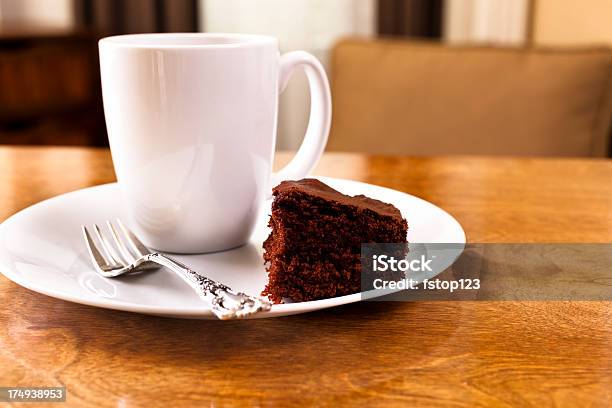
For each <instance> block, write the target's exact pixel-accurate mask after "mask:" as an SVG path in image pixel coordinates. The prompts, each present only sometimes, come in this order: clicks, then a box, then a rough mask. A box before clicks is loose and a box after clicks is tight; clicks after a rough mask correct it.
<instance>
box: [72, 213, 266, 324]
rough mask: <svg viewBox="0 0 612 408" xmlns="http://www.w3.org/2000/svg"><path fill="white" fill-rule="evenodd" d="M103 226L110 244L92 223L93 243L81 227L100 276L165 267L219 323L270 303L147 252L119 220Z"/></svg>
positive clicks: (165, 257) (257, 310)
mask: <svg viewBox="0 0 612 408" xmlns="http://www.w3.org/2000/svg"><path fill="white" fill-rule="evenodd" d="M106 225H107V227H108V230H109V232H110V235H111V237H112V242H113V243H114V245H113V243H111V241H110V240H109V239H108V238H107V237H106V236H105V235H104V234H103V233H102V231H101V230H100V228H99V227H98V226H97V225H96V224H94V225H93V231H94V235H95V236H96V238H97V243H96V242H95V240H94V239H93V238H92V235H91V234H90V233H89V230H88V229H87V228H86V227H85V226H84V225H83V226H82V229H83V236H84V237H85V242H86V243H87V249H88V250H89V255H90V256H91V260H92V262H93V264H94V267H95V268H96V270H97V271H98V272H99V273H100V275H102V276H104V277H106V278H115V277H118V276H121V275H124V274H126V273H132V272H142V271H145V270H151V269H158V268H159V267H160V266H165V267H166V268H168V269H170V270H172V271H173V272H175V273H176V274H177V275H179V276H180V277H181V278H182V279H183V280H184V281H185V282H187V283H188V284H189V285H190V286H191V287H192V288H193V289H194V290H195V291H196V293H197V294H198V295H199V296H200V297H201V298H202V299H204V300H206V301H207V302H209V303H210V305H211V307H212V311H213V313H214V314H215V315H216V316H217V317H218V318H219V319H221V320H228V319H239V318H243V317H247V316H250V315H252V314H254V313H257V312H260V311H268V310H270V308H271V306H272V304H271V303H270V302H269V301H268V300H267V299H264V298H261V297H256V296H249V295H246V294H244V293H241V292H234V291H232V290H231V289H230V288H229V287H228V286H226V285H224V284H222V283H218V282H215V281H213V280H212V279H209V278H207V277H205V276H202V275H200V274H198V273H196V272H194V271H193V270H191V269H190V268H189V267H188V266H186V265H184V264H182V263H181V262H178V261H177V260H175V259H172V258H170V257H168V256H166V255H162V254H160V253H156V252H152V251H150V250H149V248H147V247H146V246H145V245H144V244H143V243H142V242H140V240H139V239H138V238H137V237H136V235H134V233H132V231H130V230H129V229H127V228H126V227H125V226H124V225H123V223H122V222H121V220H119V219H117V226H118V228H116V227H115V225H114V224H113V223H111V222H110V221H106Z"/></svg>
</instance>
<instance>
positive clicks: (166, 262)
mask: <svg viewBox="0 0 612 408" xmlns="http://www.w3.org/2000/svg"><path fill="white" fill-rule="evenodd" d="M147 261H148V262H154V263H156V264H158V265H162V266H165V267H167V268H168V269H170V270H172V271H173V272H175V273H176V274H178V275H179V276H180V277H181V278H182V279H183V280H184V281H185V282H187V283H188V284H189V285H190V286H191V287H192V288H193V289H194V290H195V291H196V293H197V294H198V295H199V296H200V297H201V298H203V299H204V300H207V301H209V302H210V303H211V305H212V311H213V313H214V314H215V315H216V316H217V317H218V318H219V319H221V320H228V319H235V318H241V317H246V316H248V315H251V314H253V313H256V312H259V311H267V310H270V308H271V307H272V304H271V303H270V302H269V301H268V300H267V299H264V298H260V297H255V296H249V295H246V294H244V293H242V292H234V291H232V290H231V289H230V288H229V287H228V286H226V285H224V284H222V283H219V282H215V281H214V280H212V279H209V278H207V277H205V276H202V275H200V274H199V273H197V272H195V271H193V270H192V269H190V268H189V267H188V266H187V265H185V264H183V263H181V262H179V261H177V260H175V259H172V258H170V257H168V256H166V255H162V254H158V253H153V254H148V255H145V256H144V257H143V262H147Z"/></svg>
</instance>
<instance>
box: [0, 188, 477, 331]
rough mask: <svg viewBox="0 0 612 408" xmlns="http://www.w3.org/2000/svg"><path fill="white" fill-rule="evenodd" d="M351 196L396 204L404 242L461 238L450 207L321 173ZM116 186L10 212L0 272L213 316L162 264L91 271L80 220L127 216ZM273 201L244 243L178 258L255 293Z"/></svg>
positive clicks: (39, 284)
mask: <svg viewBox="0 0 612 408" xmlns="http://www.w3.org/2000/svg"><path fill="white" fill-rule="evenodd" d="M320 179H321V180H322V181H323V182H325V183H326V184H328V185H330V186H331V187H333V188H335V189H337V190H339V191H341V192H343V193H345V194H350V195H356V194H365V195H367V196H369V197H372V198H376V199H378V200H381V201H385V202H388V203H392V204H394V205H395V206H396V207H397V208H399V209H400V211H401V212H402V214H403V215H404V217H405V218H406V219H407V220H408V225H409V232H408V240H409V242H421V243H460V244H464V243H465V234H464V232H463V229H462V228H461V225H459V223H458V222H457V221H456V220H455V219H454V218H453V217H452V216H451V215H449V214H448V213H447V212H445V211H444V210H442V209H440V208H438V207H436V206H435V205H433V204H431V203H429V202H427V201H424V200H422V199H420V198H417V197H414V196H411V195H409V194H405V193H402V192H399V191H395V190H391V189H388V188H383V187H378V186H374V185H371V184H365V183H360V182H356V181H349V180H342V179H333V178H326V177H320ZM119 201H120V193H119V188H118V186H117V184H106V185H102V186H97V187H91V188H87V189H83V190H78V191H74V192H71V193H67V194H63V195H60V196H57V197H54V198H51V199H49V200H46V201H42V202H40V203H38V204H36V205H33V206H32V207H29V208H26V209H25V210H23V211H21V212H19V213H17V214H15V215H13V216H12V217H10V218H9V219H7V220H6V221H5V222H4V223H2V224H1V225H0V272H2V273H3V274H4V275H5V276H6V277H7V278H9V279H10V280H12V281H13V282H15V283H17V284H19V285H21V286H24V287H26V288H28V289H30V290H33V291H36V292H39V293H43V294H45V295H48V296H52V297H55V298H58V299H63V300H67V301H70V302H76V303H82V304H85V305H91V306H98V307H103V308H108V309H117V310H125V311H130V312H137V313H145V314H152V315H161V316H169V317H181V318H204V319H205V318H214V316H213V314H212V313H211V311H210V309H209V308H208V307H207V305H206V304H205V303H203V302H202V300H201V299H200V298H199V297H198V296H197V295H196V294H195V293H194V292H192V290H191V288H190V287H188V286H187V285H186V284H185V283H184V282H183V281H182V280H181V279H180V278H179V277H177V276H175V275H173V274H172V273H170V272H169V271H167V270H165V269H160V270H157V271H154V272H150V273H146V274H140V275H133V276H128V277H123V278H119V279H105V278H102V277H101V276H99V275H98V274H96V272H95V271H94V269H93V267H92V266H91V263H90V259H89V256H88V254H87V250H86V247H85V244H84V242H83V238H82V235H81V230H80V228H81V225H82V224H85V225H91V224H93V223H98V224H100V223H103V221H104V220H107V219H115V218H117V217H119V218H125V217H123V216H122V209H121V208H120V206H119V205H117V204H118V202H119ZM270 204H271V201H270V202H268V203H267V206H265V211H263V212H262V214H261V217H260V220H259V222H258V224H257V227H256V230H255V232H254V234H253V236H252V237H251V241H250V243H249V244H247V245H246V246H244V247H242V248H238V249H234V250H231V251H226V252H219V253H213V254H205V255H188V256H178V255H177V256H176V258H178V259H179V260H180V261H182V262H184V263H186V264H187V265H189V266H191V267H192V268H193V269H194V270H196V271H199V272H201V273H202V274H204V275H206V276H209V277H210V278H212V279H215V280H218V281H221V282H223V283H226V284H228V285H229V286H230V287H231V288H233V289H235V290H241V291H244V292H246V293H251V294H257V293H260V292H261V291H262V289H263V288H264V286H265V284H266V281H267V277H266V272H265V269H264V265H263V260H262V243H263V241H264V240H265V238H266V237H267V236H268V234H269V229H268V227H267V221H268V216H269V214H270ZM361 298H362V297H361V295H360V294H359V293H357V294H353V295H347V296H341V297H336V298H329V299H323V300H317V301H312V302H301V303H291V304H280V305H274V306H273V307H272V310H270V311H269V312H267V313H263V314H258V315H257V317H273V316H285V315H291V314H296V313H304V312H310V311H314V310H318V309H324V308H328V307H333V306H339V305H344V304H347V303H353V302H357V301H359V300H361Z"/></svg>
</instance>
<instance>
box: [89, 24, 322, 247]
mask: <svg viewBox="0 0 612 408" xmlns="http://www.w3.org/2000/svg"><path fill="white" fill-rule="evenodd" d="M99 48H100V65H101V75H102V93H103V99H104V113H105V116H106V126H107V130H108V135H109V141H110V146H111V151H112V156H113V163H114V166H115V172H116V174H117V179H118V181H119V184H120V186H121V190H122V192H123V200H124V201H125V204H126V207H127V210H128V211H127V212H128V220H127V222H128V223H130V226H131V227H132V228H133V229H134V230H135V231H136V233H137V234H138V235H139V237H140V238H141V239H142V240H143V242H144V243H145V244H146V245H148V246H150V247H152V248H155V249H158V250H162V251H167V252H175V253H203V252H211V251H219V250H225V249H230V248H233V247H237V246H240V245H242V244H244V243H246V242H247V241H248V239H249V237H250V235H251V232H252V230H253V227H254V224H255V221H256V219H257V218H258V216H259V215H260V212H261V207H262V203H263V202H264V200H265V199H266V198H267V197H268V196H269V195H270V192H271V190H270V189H271V187H273V186H274V185H275V184H276V183H277V182H279V181H280V180H283V179H300V178H303V177H305V176H306V175H307V174H308V173H309V172H310V171H311V170H312V168H313V167H314V166H315V164H316V163H317V161H318V159H319V158H320V156H321V154H322V153H323V150H324V149H325V145H326V143H327V136H328V133H329V127H330V122H331V97H330V91H329V84H328V81H327V77H326V75H325V71H324V70H323V67H322V66H321V64H320V63H319V61H318V60H317V59H316V58H314V57H313V56H312V55H310V54H308V53H306V52H303V51H296V52H289V53H287V54H284V55H283V56H281V55H280V54H279V49H278V41H277V39H276V38H274V37H268V36H259V35H241V34H201V33H194V34H135V35H124V36H115V37H108V38H104V39H102V40H101V41H100V44H99ZM295 68H303V69H304V70H305V71H306V74H307V76H308V80H309V84H310V93H311V107H310V122H309V124H308V129H307V131H306V136H305V138H304V142H303V143H302V146H301V147H300V149H299V150H298V152H297V154H296V156H295V157H294V158H293V160H292V161H291V162H290V163H289V164H288V165H287V166H286V167H285V168H283V169H282V170H281V171H280V172H278V173H276V174H272V160H273V156H274V147H275V142H276V123H277V116H278V95H279V93H280V92H282V90H283V89H284V87H285V86H286V84H287V81H288V79H289V77H290V76H291V73H292V72H293V70H294V69H295ZM120 199H121V198H120V197H118V198H117V200H118V201H119V200H120Z"/></svg>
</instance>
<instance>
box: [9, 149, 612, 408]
mask: <svg viewBox="0 0 612 408" xmlns="http://www.w3.org/2000/svg"><path fill="white" fill-rule="evenodd" d="M286 159H287V156H286V155H281V161H283V160H284V161H286ZM316 173H317V174H320V175H331V176H337V177H346V178H351V179H356V180H363V181H366V182H369V183H375V184H379V185H383V186H388V187H391V188H395V189H398V190H402V191H406V192H409V193H412V194H415V195H417V196H420V197H423V198H425V199H427V200H430V201H432V202H433V203H435V204H437V205H439V206H441V207H443V208H445V209H446V210H448V211H449V212H450V213H451V214H453V215H454V216H455V217H457V219H458V220H459V221H460V222H461V224H462V225H463V226H464V227H465V230H466V232H467V235H468V240H469V241H471V242H612V162H611V161H605V160H557V159H512V158H479V157H472V158H450V157H448V158H446V157H439V158H420V159H417V158H399V157H397V158H391V157H367V156H362V155H348V154H328V155H326V156H325V157H324V159H323V160H322V162H321V164H320V165H319V167H318V169H317V171H316ZM113 179H114V174H113V169H112V165H111V161H110V156H109V154H108V152H107V151H105V150H93V149H90V150H85V149H60V148H53V149H52V148H0V220H1V219H4V218H6V217H8V216H9V215H11V214H13V213H14V212H16V211H18V210H20V209H22V208H24V207H26V206H28V205H31V204H33V203H35V202H37V201H39V200H42V199H45V198H48V197H51V196H54V195H56V194H60V193H63V192H66V191H69V190H74V189H78V188H81V187H85V186H91V185H95V184H99V183H105V182H109V181H112V180H113ZM0 305H1V306H0V386H14V385H32V386H33V385H38V386H56V385H60V384H64V385H66V387H67V390H68V401H69V403H70V404H73V405H77V406H102V407H132V406H142V407H152V406H164V407H168V406H172V407H176V406H192V405H202V406H227V405H238V404H239V405H241V406H245V405H247V406H251V405H258V406H259V405H261V406H270V405H287V404H294V405H300V406H301V405H316V406H321V405H334V406H335V405H344V404H346V405H367V406H370V405H384V406H388V405H391V406H392V405H398V406H405V405H412V406H465V407H473V406H502V407H505V406H534V407H542V406H572V407H574V406H610V405H611V404H612V396H611V395H612V394H611V391H610V390H611V389H612V327H611V322H612V306H611V305H610V303H609V302H413V303H394V302H379V303H377V302H371V303H367V302H366V303H361V304H354V305H350V306H345V307H339V308H336V309H331V310H326V311H321V312H316V313H311V314H306V315H301V316H293V317H286V318H277V319H265V320H255V321H231V322H218V321H184V320H174V319H164V318H156V317H149V316H142V315H137V314H131V313H124V312H116V311H110V310H103V309H97V308H93V307H87V306H81V305H77V304H72V303H68V302H64V301H60V300H56V299H52V298H48V297H45V296H43V295H39V294H37V293H33V292H30V291H28V290H26V289H23V288H21V287H19V286H17V285H15V284H13V283H12V282H10V281H8V280H7V279H5V278H3V277H0Z"/></svg>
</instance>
